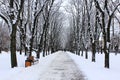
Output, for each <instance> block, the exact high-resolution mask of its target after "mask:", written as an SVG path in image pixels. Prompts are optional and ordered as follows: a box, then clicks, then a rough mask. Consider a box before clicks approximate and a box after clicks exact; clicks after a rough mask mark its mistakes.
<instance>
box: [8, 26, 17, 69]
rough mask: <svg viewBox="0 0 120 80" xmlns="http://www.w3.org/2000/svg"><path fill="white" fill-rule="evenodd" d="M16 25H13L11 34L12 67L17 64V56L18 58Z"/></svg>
mask: <svg viewBox="0 0 120 80" xmlns="http://www.w3.org/2000/svg"><path fill="white" fill-rule="evenodd" d="M16 30H17V27H16V25H14V24H13V25H12V33H11V35H10V37H11V43H10V51H11V67H12V68H13V67H16V66H17V58H16Z"/></svg>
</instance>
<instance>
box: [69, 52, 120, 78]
mask: <svg viewBox="0 0 120 80" xmlns="http://www.w3.org/2000/svg"><path fill="white" fill-rule="evenodd" d="M67 53H68V54H70V56H71V58H72V59H73V60H74V61H75V63H76V64H77V65H78V66H79V68H80V70H82V71H83V72H84V75H86V77H87V78H88V80H120V54H118V55H117V56H116V55H115V54H114V53H111V54H110V69H105V68H104V54H97V55H96V62H95V63H94V62H91V52H89V53H88V54H89V59H87V60H86V59H85V58H84V57H80V56H76V55H74V54H71V53H70V52H67Z"/></svg>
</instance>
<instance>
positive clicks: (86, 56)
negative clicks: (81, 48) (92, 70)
mask: <svg viewBox="0 0 120 80" xmlns="http://www.w3.org/2000/svg"><path fill="white" fill-rule="evenodd" d="M85 59H88V48H86V49H85Z"/></svg>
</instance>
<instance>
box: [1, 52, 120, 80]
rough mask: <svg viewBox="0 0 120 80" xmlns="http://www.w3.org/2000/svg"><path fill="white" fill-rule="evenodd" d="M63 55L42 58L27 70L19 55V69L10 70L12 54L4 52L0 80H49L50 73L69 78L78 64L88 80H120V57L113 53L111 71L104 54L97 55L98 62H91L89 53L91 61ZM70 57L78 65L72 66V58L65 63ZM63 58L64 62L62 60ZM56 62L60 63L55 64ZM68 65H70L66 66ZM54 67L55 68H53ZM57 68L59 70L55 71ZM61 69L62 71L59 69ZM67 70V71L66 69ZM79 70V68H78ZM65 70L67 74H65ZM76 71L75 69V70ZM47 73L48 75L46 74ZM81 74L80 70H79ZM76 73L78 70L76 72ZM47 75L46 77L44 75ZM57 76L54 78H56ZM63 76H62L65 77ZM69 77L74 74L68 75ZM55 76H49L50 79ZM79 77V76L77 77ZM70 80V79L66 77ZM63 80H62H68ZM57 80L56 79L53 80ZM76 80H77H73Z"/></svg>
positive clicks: (22, 58) (22, 57) (23, 60)
mask: <svg viewBox="0 0 120 80" xmlns="http://www.w3.org/2000/svg"><path fill="white" fill-rule="evenodd" d="M61 53H62V54H63V53H64V52H62V51H59V52H56V53H54V54H52V55H49V56H47V57H45V58H41V59H40V60H39V63H38V64H35V65H33V66H31V67H28V68H25V67H24V63H25V59H26V57H24V55H19V54H17V58H18V67H16V68H13V69H11V68H10V54H9V52H8V53H6V52H2V54H0V80H49V79H45V75H47V76H48V75H49V74H48V73H50V74H51V73H56V74H60V75H61V73H63V74H64V77H65V76H67V75H66V74H65V73H66V72H67V73H68V72H69V70H72V69H73V67H74V65H76V64H77V66H78V68H79V69H80V70H81V71H82V73H83V75H84V76H85V78H87V79H88V80H120V55H117V56H115V55H114V54H112V53H111V55H110V69H105V68H104V54H102V55H101V54H97V55H96V58H97V59H96V62H95V63H93V62H91V53H90V52H89V59H88V60H86V59H84V57H80V56H76V55H74V54H72V53H70V52H66V53H67V54H66V53H65V54H66V55H64V56H61V55H59V54H61ZM68 55H69V56H70V57H71V58H72V59H73V61H74V62H75V63H76V64H74V63H72V64H73V65H70V64H69V63H71V62H69V61H72V60H71V59H70V58H68V59H67V61H68V62H66V61H65V57H66V56H68ZM60 57H62V60H60V59H61V58H60ZM54 60H56V61H58V63H59V64H58V63H57V62H54ZM64 62H65V63H66V64H68V65H69V66H68V65H66V64H65V63H64ZM54 63H55V64H58V65H61V66H62V67H58V66H56V65H54ZM52 66H53V67H52ZM56 67H57V69H55V68H56ZM58 68H60V69H58ZM64 68H65V69H66V68H67V69H68V71H67V70H65V69H64ZM76 69H77V68H76ZM63 70H64V71H65V72H63ZM73 70H74V69H73ZM46 71H47V73H46ZM77 71H78V72H79V70H77ZM73 72H74V71H73ZM75 72H76V70H75ZM44 74H45V75H44ZM56 74H55V76H54V77H56ZM63 74H62V75H63ZM68 74H69V75H70V74H72V73H70V72H69V73H68ZM50 76H53V75H49V76H48V77H50ZM77 76H79V74H78V75H77ZM57 78H58V79H57V80H60V78H61V76H58V77H57ZM65 78H66V79H67V80H69V78H70V77H65ZM66 79H63V78H61V80H66ZM51 80H56V79H51ZM73 80H76V79H73Z"/></svg>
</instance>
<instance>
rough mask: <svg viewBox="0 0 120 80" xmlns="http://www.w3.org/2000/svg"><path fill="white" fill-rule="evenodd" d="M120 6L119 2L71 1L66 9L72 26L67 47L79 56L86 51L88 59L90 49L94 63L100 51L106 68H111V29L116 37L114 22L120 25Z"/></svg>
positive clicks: (111, 0)
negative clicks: (103, 55) (102, 53)
mask: <svg viewBox="0 0 120 80" xmlns="http://www.w3.org/2000/svg"><path fill="white" fill-rule="evenodd" d="M119 6H120V1H119V0H109V1H108V0H71V1H70V4H69V5H68V7H66V11H67V12H68V13H69V15H70V24H71V31H70V34H69V35H70V36H69V41H68V45H66V47H67V48H68V49H69V50H70V51H75V53H76V54H77V55H80V51H82V54H81V55H83V50H85V51H86V53H85V54H86V58H87V57H88V54H87V51H88V49H90V50H91V51H92V61H93V62H95V54H96V51H97V50H98V51H99V49H100V50H101V51H103V52H104V54H105V65H104V67H105V68H109V51H110V46H112V43H111V29H113V36H114V25H115V24H113V23H114V21H116V22H117V23H118V24H119V25H120V19H119V17H120V16H119V15H118V14H120V7H119ZM112 27H113V28H112ZM116 29H119V28H116ZM113 42H114V41H113ZM99 44H100V45H99ZM117 44H118V43H117Z"/></svg>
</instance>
